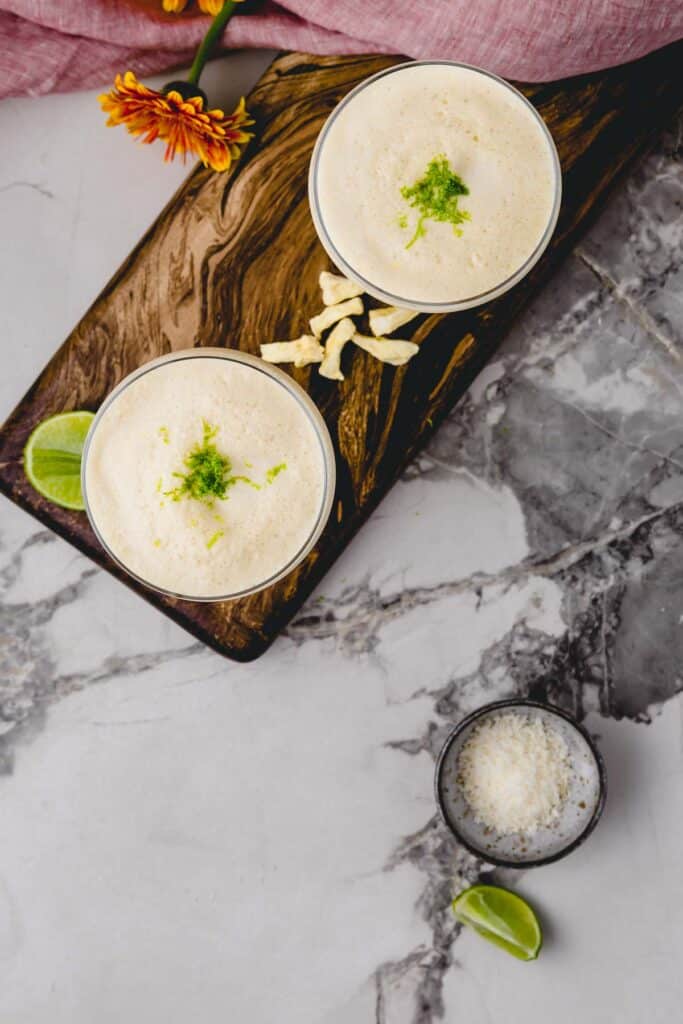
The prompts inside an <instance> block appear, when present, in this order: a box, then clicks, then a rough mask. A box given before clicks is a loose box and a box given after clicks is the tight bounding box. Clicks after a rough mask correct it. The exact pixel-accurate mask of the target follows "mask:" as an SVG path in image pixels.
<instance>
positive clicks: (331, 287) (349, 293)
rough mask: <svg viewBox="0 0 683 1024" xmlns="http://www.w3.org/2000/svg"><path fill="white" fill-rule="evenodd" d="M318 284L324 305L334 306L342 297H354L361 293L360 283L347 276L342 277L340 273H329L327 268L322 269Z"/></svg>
mask: <svg viewBox="0 0 683 1024" xmlns="http://www.w3.org/2000/svg"><path fill="white" fill-rule="evenodd" d="M318 284H319V285H320V290H321V291H322V293H323V302H324V303H325V305H326V306H334V305H335V304H336V303H337V302H343V301H344V299H354V298H355V297H356V296H357V295H362V294H363V287H362V285H359V284H356V282H355V281H350V280H349V279H348V277H342V276H341V274H331V273H330V272H329V270H323V271H322V273H321V275H320V277H319V278H318Z"/></svg>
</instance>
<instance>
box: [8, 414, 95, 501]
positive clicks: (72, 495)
mask: <svg viewBox="0 0 683 1024" xmlns="http://www.w3.org/2000/svg"><path fill="white" fill-rule="evenodd" d="M94 418H95V415H94V413H92V412H85V411H77V412H63V413H58V414H57V415H56V416H51V417H50V418H49V419H47V420H43V422H42V423H39V424H38V426H37V427H36V428H35V430H34V431H33V433H32V434H31V436H30V437H29V439H28V441H27V442H26V447H25V448H24V472H25V473H26V478H27V480H28V482H29V483H30V484H31V486H32V487H34V488H35V490H36V491H38V493H39V494H42V496H43V497H44V498H47V499H48V501H52V502H54V504H55V505H60V506H61V507H62V508H68V509H74V510H76V511H82V510H83V509H84V508H85V505H84V503H83V494H82V492H81V457H82V454H83V446H84V444H85V439H86V437H87V436H88V431H89V429H90V425H91V423H92V421H93V419H94Z"/></svg>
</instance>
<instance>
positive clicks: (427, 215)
mask: <svg viewBox="0 0 683 1024" xmlns="http://www.w3.org/2000/svg"><path fill="white" fill-rule="evenodd" d="M469 194H470V190H469V189H468V187H467V185H466V184H465V182H464V181H463V180H462V178H461V177H460V176H459V175H458V174H456V173H455V171H453V170H452V169H451V166H450V164H449V163H448V160H447V159H446V157H445V156H444V154H443V153H440V154H439V155H438V156H435V157H434V159H433V160H431V161H430V162H429V164H428V165H427V170H426V171H425V173H424V175H423V176H422V177H421V178H419V179H418V180H417V181H416V182H414V183H413V184H412V185H404V186H403V188H402V189H401V195H402V196H403V198H404V199H405V200H407V202H408V203H409V205H410V206H412V207H413V208H415V209H417V210H419V213H420V216H419V218H418V221H417V226H416V228H415V233H414V234H413V237H412V238H411V239H410V241H409V242H408V244H407V245H406V249H410V247H411V246H413V245H414V244H415V242H417V240H418V238H422V236H423V235H424V234H426V229H425V226H424V222H425V221H426V220H436V221H442V222H443V221H446V222H448V223H450V224H452V225H453V232H454V234H456V235H461V234H462V231H461V230H460V228H459V227H458V225H459V224H462V223H463V222H464V221H467V220H469V219H470V215H469V213H468V212H467V210H461V209H460V208H459V206H458V203H459V200H460V197H461V196H468V195H469ZM402 219H403V221H404V222H403V223H402V222H401V218H399V226H400V227H407V226H408V221H407V217H406V216H405V214H404V215H403V218H402Z"/></svg>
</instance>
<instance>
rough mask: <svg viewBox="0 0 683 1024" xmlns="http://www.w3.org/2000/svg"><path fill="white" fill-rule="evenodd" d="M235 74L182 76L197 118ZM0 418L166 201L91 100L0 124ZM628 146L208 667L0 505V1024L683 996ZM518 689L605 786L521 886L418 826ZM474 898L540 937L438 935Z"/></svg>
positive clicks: (661, 383) (679, 635)
mask: <svg viewBox="0 0 683 1024" xmlns="http://www.w3.org/2000/svg"><path fill="white" fill-rule="evenodd" d="M268 59H269V55H268V54H263V53H254V54H249V55H247V54H238V55H234V56H232V57H230V58H227V59H224V60H220V61H218V62H216V63H215V64H213V65H212V66H211V67H210V69H209V73H208V85H209V89H208V91H209V93H210V94H211V95H212V98H215V99H216V100H217V101H223V102H225V103H229V102H230V101H231V100H233V99H234V98H235V96H236V95H237V94H238V93H239V92H240V91H242V90H244V89H247V88H248V86H249V84H250V83H251V82H252V81H253V80H254V79H255V78H256V77H257V75H258V74H259V73H260V70H261V69H262V68H263V67H264V66H265V65H266V63H267V61H268ZM0 132H1V134H2V138H3V139H4V140H5V145H4V147H3V156H2V159H1V160H0V221H1V223H2V225H3V243H4V244H3V245H2V246H1V247H0V323H1V324H2V332H1V337H2V345H3V348H4V356H5V358H4V364H3V373H2V375H1V377H0V416H1V417H4V415H6V414H7V413H8V412H9V411H10V409H11V408H12V407H13V405H14V404H15V403H16V401H17V400H18V398H19V397H20V395H21V394H22V393H23V391H24V390H25V389H26V388H27V387H28V386H29V384H30V383H31V382H32V380H33V379H34V378H35V376H36V374H37V372H38V371H39V370H40V369H41V367H42V366H43V365H44V363H45V362H46V360H47V359H48V357H49V356H50V355H51V353H52V352H53V351H54V349H55V348H56V346H57V344H58V343H60V342H61V341H62V339H63V338H64V337H65V336H66V334H67V333H68V332H69V330H70V328H71V327H72V325H73V323H74V322H75V321H76V320H77V319H78V318H79V316H80V315H81V314H82V313H83V312H84V310H85V309H86V308H87V306H88V305H89V304H90V302H91V301H92V299H93V298H94V297H95V296H96V295H97V293H98V292H99V291H100V289H101V287H102V285H103V283H104V282H105V281H106V280H107V279H108V277H109V276H110V275H111V274H112V272H113V271H114V270H115V268H116V267H117V266H118V264H119V263H120V262H121V260H122V259H123V258H124V256H125V255H126V254H127V253H128V251H129V249H130V248H131V246H132V245H133V244H134V243H135V242H136V241H137V239H138V238H139V236H140V234H141V233H142V232H143V230H144V229H145V228H146V227H147V226H148V224H149V223H150V222H151V221H152V220H153V219H154V217H155V215H156V214H157V212H158V211H159V209H160V208H161V207H162V205H163V204H164V203H165V201H166V200H167V198H168V197H169V196H170V195H171V194H172V192H173V191H174V190H175V188H176V187H177V186H178V184H179V183H180V182H181V181H182V179H183V177H184V175H185V173H186V170H184V169H183V167H182V165H175V166H165V165H164V164H163V162H162V160H161V154H160V152H159V151H158V150H157V149H155V148H152V147H139V146H135V145H133V144H132V143H131V142H129V141H128V140H127V139H126V138H125V137H124V135H123V133H122V132H121V131H107V130H105V128H104V127H103V124H102V116H101V114H100V111H99V108H98V106H97V104H96V101H95V94H94V93H83V94H79V95H69V96H56V97H47V98H44V99H22V100H13V101H6V102H5V103H3V104H2V105H0ZM681 145H682V143H681V128H680V126H678V127H677V126H675V125H672V126H671V131H670V132H669V134H667V135H666V136H665V137H664V138H663V140H662V141H661V142H660V144H659V145H658V147H657V148H656V150H655V151H654V152H653V153H652V155H651V156H650V157H649V158H648V159H647V160H645V161H644V162H643V163H642V164H641V165H640V166H639V167H638V168H637V169H636V170H635V171H634V172H633V173H632V174H631V177H630V178H629V180H628V181H626V182H625V183H624V184H623V185H622V186H621V188H620V190H619V192H618V193H617V194H616V195H615V197H614V199H613V200H612V202H611V204H610V205H609V207H608V208H607V209H606V210H605V212H604V213H603V215H602V216H601V218H600V220H599V222H598V223H597V224H596V225H595V227H594V228H593V230H592V231H591V232H590V234H589V235H588V236H587V237H586V238H585V239H584V240H583V242H582V243H581V245H580V246H579V247H578V248H577V249H576V250H575V252H574V253H573V255H572V256H571V257H570V258H569V259H568V261H567V262H566V264H565V265H564V267H563V268H562V269H561V271H560V272H559V273H558V274H557V276H556V277H555V279H554V280H553V281H552V283H551V284H550V285H549V286H548V287H547V288H546V290H545V292H544V293H543V294H542V295H541V296H540V297H539V298H538V299H537V301H536V302H535V303H534V304H533V306H532V307H531V308H530V309H529V310H528V312H527V313H526V315H525V316H524V317H523V318H522V319H521V320H520V321H519V322H518V324H517V326H516V327H515V328H514V330H513V332H512V334H511V335H510V336H509V338H508V339H507V341H506V343H505V344H504V346H503V348H502V349H501V350H500V352H499V355H498V357H497V359H496V360H495V362H493V363H491V364H490V365H489V366H488V367H487V369H486V370H485V371H484V373H482V374H481V376H480V377H479V379H478V380H477V381H476V382H475V384H474V386H473V387H472V389H471V391H470V392H469V394H468V395H467V396H466V398H465V399H464V400H463V401H462V402H461V403H460V405H459V406H458V408H457V409H456V410H455V412H454V413H453V414H452V415H451V417H450V419H449V420H448V422H447V423H446V424H445V425H444V426H443V428H442V429H441V430H440V431H439V432H438V434H437V436H436V437H435V439H434V440H433V442H432V444H431V445H430V447H429V449H428V450H427V451H425V452H424V453H423V454H422V455H421V457H420V458H419V459H418V460H417V461H416V462H415V463H414V465H413V466H412V467H411V468H410V469H409V470H408V471H407V472H406V473H405V475H404V477H403V479H402V480H401V481H400V482H399V483H398V484H397V486H396V487H395V488H394V489H393V491H392V492H391V494H390V495H389V497H388V498H387V499H386V500H385V501H384V502H383V503H382V505H381V506H380V508H379V509H378V511H377V512H376V513H375V515H374V516H373V517H372V519H371V520H370V522H369V523H368V524H367V526H366V527H365V528H364V529H363V530H362V531H361V533H360V534H359V536H358V537H357V538H356V540H355V541H354V542H353V543H352V545H351V546H350V548H349V549H348V550H347V552H346V554H345V555H344V556H343V557H342V558H341V559H340V560H339V562H338V563H337V564H336V566H335V567H334V569H333V570H332V572H330V574H329V575H328V577H327V578H326V579H325V581H324V583H323V585H322V586H321V588H320V590H319V592H318V593H317V594H316V595H315V596H314V597H313V598H312V599H311V600H310V601H309V603H308V605H307V607H306V608H304V609H303V610H302V612H301V613H300V614H299V616H298V617H297V618H296V620H295V621H294V622H293V623H292V624H291V625H290V627H289V629H288V630H287V632H286V634H285V635H284V636H283V637H282V638H281V639H280V640H279V641H278V642H276V643H275V645H274V646H273V647H272V649H271V650H270V651H269V652H268V653H267V654H266V655H265V657H263V658H262V659H261V660H259V661H257V662H255V663H253V664H250V665H247V666H239V665H235V664H232V663H230V662H228V661H225V660H223V659H221V658H220V657H219V656H218V655H216V654H214V653H212V652H211V651H209V650H207V649H206V648H205V647H203V646H202V645H201V644H199V643H196V642H194V641H193V640H192V639H191V638H190V637H188V635H187V634H186V633H184V632H183V631H181V630H180V629H179V628H177V627H176V626H174V625H173V624H172V623H170V622H169V621H168V620H167V619H166V618H164V617H163V616H162V615H161V614H159V613H157V612H156V611H154V610H153V609H152V608H151V607H149V606H148V605H146V604H145V603H144V602H143V601H142V600H141V599H140V598H138V597H137V596H136V595H134V594H133V593H131V592H130V591H128V590H127V589H126V588H125V587H123V586H122V585H121V584H120V583H118V582H117V581H116V580H114V579H112V578H111V577H109V576H108V575H107V574H106V573H105V572H102V571H100V570H99V569H97V568H95V566H94V565H92V564H91V563H90V562H89V561H88V560H87V559H86V558H84V557H83V556H81V555H80V554H78V553H77V552H76V551H75V550H74V549H72V548H71V547H69V546H68V545H67V544H65V543H64V542H63V541H61V540H60V539H58V538H57V537H56V536H54V535H53V534H52V533H50V532H48V531H47V530H45V529H43V528H42V527H41V526H40V525H39V524H37V523H36V522H35V521H33V520H32V519H30V518H29V517H28V516H27V515H25V514H24V513H23V512H21V511H19V510H18V509H17V508H15V507H14V506H12V505H10V504H9V503H8V502H6V501H4V499H3V500H2V504H1V507H0V769H1V771H2V778H0V816H1V820H2V841H1V842H0V979H1V981H0V1020H2V1021H3V1022H5V1021H6V1022H8V1024H91V1022H93V1021H97V1022H98V1024H110V1022H111V1024H114V1022H116V1024H119V1022H121V1021H123V1020H130V1021H134V1022H137V1021H145V1022H146V1024H157V1022H159V1024H161V1022H163V1024H175V1022H183V1024H185V1022H187V1021H201V1022H202V1024H219V1022H221V1024H222V1022H223V1021H226V1020H229V1021H240V1022H244V1024H274V1022H278V1024H290V1022H291V1024H302V1022H303V1024H439V1022H442V1021H445V1022H446V1024H456V1022H463V1021H466V1022H468V1024H488V1022H500V1024H541V1022H545V1021H548V1020H552V1021H553V1022H554V1024H573V1022H574V1021H576V1020H578V1019H581V1020H584V1021H587V1022H589V1024H602V1022H604V1024H613V1022H615V1021H617V1020H618V1021H619V1024H641V1022H647V1024H657V1022H660V1021H661V1022H664V1021H666V1022H667V1024H669V1022H670V1021H671V1020H674V1019H677V1016H678V1013H680V1006H681V1000H682V999H683V976H682V975H681V971H680V965H679V960H680V949H681V946H682V945H683V915H682V913H681V911H682V909H683V872H681V870H680V863H679V862H680V851H681V848H682V846H683V816H682V815H681V801H682V800H683V717H682V712H683V701H682V699H681V696H680V692H681V690H683V668H682V667H681V666H682V665H683V545H682V544H681V537H682V535H683V417H682V416H681V397H682V393H683V374H682V372H681V370H682V362H681V352H682V351H683V348H682V344H681V342H682V338H681V331H682V329H683V300H682V298H681V296H682V295H683V289H682V285H683V270H682V269H681V243H682V239H683V218H682V217H681V202H682V200H683V171H682V165H681V162H680V155H681ZM514 694H520V695H527V694H530V695H532V696H536V697H541V698H547V699H549V700H551V701H554V702H556V703H559V704H561V705H563V706H565V707H567V708H569V709H571V710H573V711H574V712H575V713H577V714H578V715H579V716H580V717H582V718H583V719H584V721H585V722H586V724H587V726H588V728H589V730H590V731H591V732H592V733H593V734H594V735H595V736H597V737H598V741H599V745H600V747H601V749H602V751H603V754H604V756H605V759H606V762H607V769H608V774H609V782H610V788H609V796H608V802H607V807H606V810H605V814H604V817H603V820H602V823H601V824H600V826H599V828H598V829H597V831H596V832H595V834H594V836H593V837H592V838H591V839H590V841H589V842H588V843H586V844H585V846H583V847H582V848H581V849H579V850H578V851H577V852H575V853H574V854H573V855H572V856H570V857H569V858H567V859H566V860H564V861H561V862H559V863H557V864H555V865H552V866H549V867H546V868H541V869H537V870H533V871H525V872H518V873H514V872H513V873H511V872H507V873H506V872H503V871H493V872H491V871H490V870H489V869H487V867H486V866H485V865H483V864H481V863H480V862H477V861H475V860H474V859H473V858H472V857H471V856H469V855H468V854H465V853H464V851H462V850H461V849H459V848H458V847H457V845H456V844H455V842H454V841H453V840H452V839H451V838H450V836H449V835H448V833H447V832H446V831H445V829H444V827H443V826H442V825H441V824H440V823H439V821H438V820H437V817H436V813H435V805H434V799H433V795H432V777H433V770H434V758H435V755H436V752H437V751H438V749H439V746H440V744H441V742H442V740H443V737H444V736H445V734H446V733H447V731H448V730H449V728H450V727H451V726H452V724H453V723H454V722H456V721H457V720H458V719H459V718H460V717H461V716H462V715H463V714H464V713H466V712H468V711H470V710H471V709H473V708H475V707H477V706H478V705H479V704H481V703H483V702H485V701H488V700H492V699H495V698H499V697H506V696H509V695H514ZM479 877H485V878H487V879H491V878H492V879H494V880H498V881H501V882H502V883H503V884H509V885H512V886H514V888H515V889H517V891H519V892H520V893H521V894H523V895H524V896H525V897H527V898H529V899H530V900H531V901H532V902H533V903H534V904H535V905H536V907H537V908H538V910H539V912H540V914H541V916H542V918H543V922H544V925H545V935H546V942H545V947H544V949H543V952H542V955H541V958H540V959H539V960H538V961H537V962H536V963H534V964H521V963H519V962H517V961H515V960H512V959H511V958H508V957H506V956H505V955H504V954H503V953H501V952H500V951H499V950H497V949H496V948H494V947H492V946H489V945H488V944H487V943H484V942H482V941H481V939H480V938H479V937H478V936H476V935H475V934H473V933H469V932H463V931H461V930H460V929H459V927H458V926H457V925H456V924H455V922H454V919H453V917H452V914H451V911H450V899H451V897H452V895H453V894H454V893H455V892H456V891H458V890H459V888H460V887H461V886H462V885H463V884H464V883H467V882H471V881H474V880H475V879H477V878H479Z"/></svg>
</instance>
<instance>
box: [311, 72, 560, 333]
mask: <svg viewBox="0 0 683 1024" xmlns="http://www.w3.org/2000/svg"><path fill="white" fill-rule="evenodd" d="M435 65H436V66H446V67H455V68H464V69H465V70H466V71H474V72H475V73H477V74H480V75H484V76H485V77H486V78H490V79H492V80H493V81H494V82H498V83H499V84H500V85H502V86H504V88H506V89H507V90H508V91H509V92H511V93H512V94H513V95H514V96H516V97H517V99H519V100H521V101H522V103H523V104H524V105H525V106H526V107H527V109H528V110H529V111H530V113H531V114H532V115H533V117H534V119H535V121H536V123H537V124H538V125H539V126H540V128H541V131H542V133H543V136H544V138H545V140H546V143H547V145H548V149H549V152H550V156H551V162H552V165H553V178H554V195H553V205H552V208H551V211H550V216H549V218H548V222H547V224H546V227H545V229H544V231H543V234H542V235H541V237H540V239H539V241H538V242H537V243H536V246H535V247H534V249H533V251H532V252H531V253H530V254H529V256H528V257H527V258H526V260H525V261H524V263H522V265H521V266H520V267H518V268H517V270H515V271H514V273H513V274H510V275H509V276H508V277H507V278H505V279H504V280H503V281H501V282H500V283H499V284H497V285H495V287H493V288H489V289H487V291H485V292H480V293H479V294H477V295H471V296H468V297H466V298H464V299H457V300H452V301H439V302H427V301H419V300H415V299H407V298H403V297H402V296H400V295H394V294H393V293H392V292H388V291H386V290H385V289H383V288H380V287H379V286H378V285H375V284H373V282H372V281H369V280H368V279H367V278H366V277H364V276H363V275H362V274H361V273H359V272H358V271H357V270H355V269H354V267H352V266H351V264H350V263H348V262H347V261H346V260H345V259H344V257H343V256H342V255H341V253H340V252H339V251H338V249H337V248H336V246H335V245H334V242H333V241H332V239H331V237H330V235H329V233H328V231H327V228H326V227H325V222H324V219H323V216H322V212H321V207H320V200H319V196H318V170H319V165H320V157H321V153H322V149H323V146H324V144H325V140H326V138H327V135H328V134H329V132H330V129H331V128H332V126H333V125H334V123H335V121H336V120H337V118H338V117H339V115H340V114H341V112H342V110H343V109H344V108H345V107H346V106H347V105H348V104H349V103H350V102H351V101H352V100H353V99H354V98H355V97H356V96H357V95H358V94H359V93H361V92H362V91H363V90H364V89H367V88H368V87H369V86H370V85H372V84H373V83H374V82H377V81H378V80H379V79H380V78H385V77H386V76H387V75H393V74H396V72H400V71H406V70H407V69H408V68H415V67H425V66H435ZM308 201H309V206H310V210H311V216H312V218H313V224H314V226H315V230H316V233H317V235H318V238H319V240H320V242H321V244H322V246H323V248H324V249H325V251H326V252H327V255H328V256H329V257H330V259H331V260H332V262H333V263H334V264H335V265H336V266H337V267H338V269H339V270H341V271H342V272H343V273H344V274H345V275H346V276H347V277H349V278H351V279H352V280H353V281H356V282H357V283H358V284H360V285H362V286H363V288H364V289H365V291H366V292H367V293H368V294H369V295H372V296H373V298H376V299H379V300H380V301H382V302H387V303H388V304H389V305H391V306H398V307H403V308H405V309H414V310H416V311H418V312H420V313H451V312H457V311H458V310H465V309H472V308H473V307H474V306H481V305H483V304H484V303H485V302H490V301H491V300H492V299H496V298H498V296H500V295H503V294H504V293H505V292H507V291H509V290H510V288H512V287H514V285H516V284H517V283H518V282H519V281H521V280H522V278H523V277H525V276H526V275H527V274H528V273H529V271H530V270H531V269H532V268H533V267H534V266H535V265H536V263H537V262H538V260H539V259H540V258H541V256H542V255H543V253H544V252H545V250H546V248H547V247H548V243H549V242H550V239H551V238H552V236H553V232H554V231H555V227H556V226H557V220H558V217H559V215H560V205H561V202H562V167H561V164H560V158H559V155H558V152H557V147H556V145H555V140H554V139H553V137H552V135H551V134H550V130H549V129H548V126H547V124H546V123H545V121H544V120H543V118H542V117H541V115H540V114H539V112H538V111H537V110H536V107H535V106H534V105H533V103H531V102H530V101H529V100H528V99H527V98H526V96H525V95H524V93H522V92H520V90H519V89H517V88H516V87H515V86H514V85H511V84H510V82H508V81H506V80H505V79H504V78H501V77H500V75H496V74H494V73H493V72H492V71H487V70H486V69H485V68H480V67H477V66H476V65H475V64H467V63H465V62H463V61H457V60H438V59H431V60H430V59H426V60H411V61H404V62H402V63H401V64H394V65H393V66H392V67H389V68H385V69H384V70H382V71H378V72H377V73H376V74H374V75H370V77H369V78H365V79H364V80H363V81H362V82H359V83H358V85H356V86H355V87H354V88H353V89H351V91H350V92H348V93H347V94H346V96H344V97H343V99H341V100H340V101H339V103H338V104H337V105H336V107H335V108H334V109H333V110H332V112H331V114H330V115H329V116H328V118H327V120H326V121H325V123H324V124H323V126H322V128H321V129H320V131H319V133H318V137H317V139H316V141H315V145H314V147H313V153H312V155H311V161H310V164H309V170H308Z"/></svg>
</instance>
